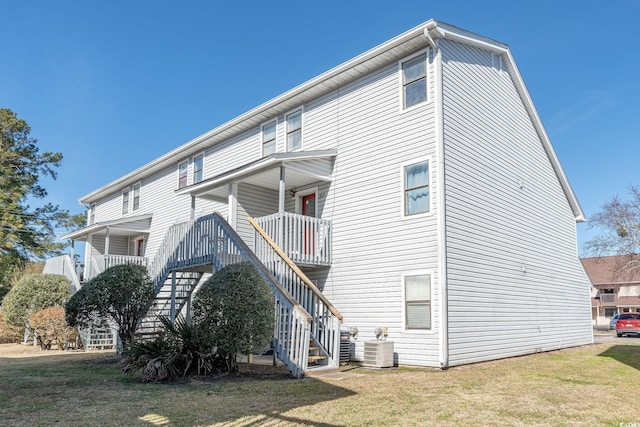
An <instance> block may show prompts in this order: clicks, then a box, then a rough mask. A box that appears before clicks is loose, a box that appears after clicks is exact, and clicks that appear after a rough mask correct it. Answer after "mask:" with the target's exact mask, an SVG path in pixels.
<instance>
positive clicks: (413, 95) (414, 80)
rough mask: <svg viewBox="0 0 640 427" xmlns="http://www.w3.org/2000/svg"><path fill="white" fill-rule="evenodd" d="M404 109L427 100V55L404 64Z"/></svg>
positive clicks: (424, 54)
mask: <svg viewBox="0 0 640 427" xmlns="http://www.w3.org/2000/svg"><path fill="white" fill-rule="evenodd" d="M402 97H403V108H409V107H412V106H414V105H416V104H419V103H421V102H424V101H426V100H427V54H426V53H423V54H422V55H419V56H416V57H415V58H412V59H409V60H408V61H405V62H403V63H402Z"/></svg>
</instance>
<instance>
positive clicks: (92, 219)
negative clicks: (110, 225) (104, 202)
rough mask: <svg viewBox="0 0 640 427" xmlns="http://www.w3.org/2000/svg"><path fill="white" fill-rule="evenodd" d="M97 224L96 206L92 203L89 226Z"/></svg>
mask: <svg viewBox="0 0 640 427" xmlns="http://www.w3.org/2000/svg"><path fill="white" fill-rule="evenodd" d="M95 223H96V204H95V203H91V204H90V205H89V225H93V224H95Z"/></svg>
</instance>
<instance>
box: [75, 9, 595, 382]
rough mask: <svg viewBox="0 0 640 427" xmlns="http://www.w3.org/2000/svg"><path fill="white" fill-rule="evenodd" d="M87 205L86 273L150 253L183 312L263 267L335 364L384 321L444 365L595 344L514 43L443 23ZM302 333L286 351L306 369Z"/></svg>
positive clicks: (330, 74) (566, 192) (412, 360)
mask: <svg viewBox="0 0 640 427" xmlns="http://www.w3.org/2000/svg"><path fill="white" fill-rule="evenodd" d="M80 202H81V203H83V204H86V205H87V206H90V209H89V211H88V226H87V227H86V228H83V229H81V230H78V231H76V232H73V233H70V234H68V235H66V236H65V238H68V239H72V240H79V241H85V242H86V253H85V264H86V268H85V275H86V278H91V277H93V276H95V275H96V274H98V273H99V272H100V271H102V270H103V269H104V268H105V267H106V266H108V265H111V264H113V263H121V262H143V263H147V264H148V265H150V270H151V274H152V275H155V276H154V277H156V279H155V280H157V284H158V290H159V292H160V295H159V301H160V300H161V299H164V303H163V304H168V306H170V307H171V309H170V312H171V313H173V315H175V313H176V312H177V311H179V310H184V311H188V309H189V303H188V301H189V298H190V297H191V296H192V294H193V291H194V289H195V287H196V286H197V283H198V282H199V281H202V280H204V278H205V277H207V274H208V273H210V272H212V271H214V270H215V269H217V268H219V267H220V266H222V265H224V264H226V263H229V262H235V261H236V260H239V259H242V260H249V261H251V262H256V263H258V264H261V265H262V266H263V267H264V271H265V277H267V276H268V277H269V278H270V280H271V282H272V284H273V286H274V289H275V290H276V294H281V295H284V297H282V296H281V299H280V300H279V302H278V304H280V305H279V307H280V308H282V310H283V313H284V312H286V315H287V316H289V315H291V313H293V312H296V313H298V314H296V316H298V320H299V323H296V324H298V325H299V326H300V328H301V330H306V331H309V338H310V340H311V342H312V344H311V346H312V347H320V351H319V354H320V356H319V357H318V359H319V358H321V357H327V358H328V359H327V360H328V362H327V363H329V364H330V365H331V364H333V365H335V363H337V356H336V354H335V348H336V347H335V345H336V338H335V335H332V336H331V338H330V339H327V338H326V335H327V331H335V330H337V329H339V328H340V327H342V328H347V329H348V328H353V327H356V328H357V329H358V330H359V334H358V337H357V339H355V340H354V342H355V357H356V358H358V359H362V358H363V355H364V343H365V342H366V341H368V340H371V339H375V338H374V331H375V330H376V328H379V327H384V328H387V329H386V330H387V334H388V340H390V341H393V342H394V351H395V353H396V357H397V361H398V362H399V363H400V364H408V365H421V366H433V367H441V368H447V367H449V366H454V365H460V364H465V363H471V362H479V361H484V360H490V359H496V358H502V357H508V356H515V355H521V354H526V353H532V352H538V351H546V350H552V349H557V348H562V347H568V346H577V345H582V344H588V343H591V342H592V330H591V314H590V295H589V281H588V279H587V277H586V276H585V274H584V271H583V269H582V266H581V264H580V261H579V259H578V254H577V247H576V221H583V220H584V214H583V212H582V210H581V208H580V205H579V203H578V201H577V199H576V196H575V194H574V193H573V191H572V189H571V186H570V185H569V182H568V180H567V177H566V176H565V174H564V172H563V170H562V167H561V165H560V163H559V161H558V158H557V156H556V154H555V152H554V150H553V148H552V146H551V143H550V141H549V138H548V136H547V134H546V133H545V130H544V127H543V125H542V122H541V120H540V118H539V116H538V114H537V112H536V109H535V107H534V105H533V103H532V100H531V98H530V96H529V94H528V92H527V89H526V87H525V84H524V82H523V79H522V77H521V75H520V73H519V71H518V69H517V67H516V64H515V62H514V60H513V57H512V55H511V52H510V50H509V48H508V47H507V46H506V45H505V44H502V43H500V42H497V41H494V40H491V39H488V38H486V37H483V36H480V35H477V34H473V33H470V32H468V31H465V30H462V29H459V28H456V27H454V26H451V25H448V24H445V23H442V22H439V21H435V20H430V21H427V22H426V23H424V24H422V25H419V26H418V27H416V28H413V29H411V30H409V31H407V32H405V33H403V34H401V35H399V36H397V37H395V38H393V39H391V40H389V41H387V42H385V43H383V44H381V45H379V46H377V47H375V48H373V49H371V50H369V51H367V52H365V53H363V54H361V55H359V56H357V57H355V58H353V59H351V60H349V61H347V62H345V63H343V64H341V65H338V66H337V67H335V68H333V69H331V70H329V71H327V72H325V73H323V74H321V75H319V76H317V77H315V78H313V79H311V80H309V81H308V82H306V83H304V84H302V85H300V86H298V87H295V88H293V89H291V90H289V91H288V92H286V93H283V94H282V95H280V96H278V97H276V98H274V99H272V100H270V101H268V102H266V103H264V104H262V105H259V106H258V107H256V108H254V109H252V110H250V111H248V112H246V113H244V114H242V115H241V116H238V117H237V118H235V119H233V120H231V121H229V122H227V123H224V124H222V125H220V126H218V127H216V128H214V129H212V130H211V131H209V132H207V133H205V134H203V135H200V136H198V137H196V138H195V139H193V140H191V141H188V142H186V143H184V144H183V145H181V146H179V147H177V148H176V149H174V150H172V151H171V152H169V153H167V154H165V155H163V156H161V157H159V158H157V159H155V160H153V161H152V162H150V163H148V164H145V165H143V166H141V167H140V168H138V169H136V170H134V171H132V172H131V173H128V174H126V175H124V176H122V177H120V178H118V179H116V180H115V181H113V182H111V183H108V184H106V185H104V186H103V187H100V188H98V189H96V190H94V191H92V192H91V193H89V194H87V195H85V196H83V197H82V198H81V199H80ZM214 212H217V213H219V215H212V213H214ZM193 227H196V228H197V230H195V229H194V228H193ZM223 253H226V254H227V255H223ZM229 254H231V255H229ZM189 260H191V261H189ZM285 270H286V271H285ZM294 276H295V279H291V278H292V277H294ZM292 280H293V281H292ZM289 282H291V283H293V284H291V283H289ZM294 282H295V283H294ZM279 286H280V288H279ZM282 289H284V290H285V291H284V293H282V292H281V291H282ZM161 296H162V298H161ZM297 304H299V305H297ZM285 306H286V307H288V308H285ZM156 307H160V303H158V304H157V305H156ZM292 307H293V308H292ZM296 307H298V308H296ZM318 307H320V308H318ZM158 310H159V309H158ZM329 318H331V319H332V320H331V321H330V322H329V323H325V321H326V320H327V319H329ZM289 319H291V318H289ZM300 319H302V320H300ZM566 319H571V322H566V321H565V320H566ZM296 322H298V321H296ZM285 323H286V322H285ZM285 323H283V324H282V325H285ZM294 323H295V322H294ZM282 325H281V326H282ZM286 325H288V326H282V327H278V328H280V329H278V328H277V329H278V331H276V332H277V333H276V335H277V334H278V333H283V332H282V330H281V329H283V330H284V329H287V328H289V327H290V326H291V322H289V323H286ZM287 334H288V333H284V335H280V337H281V339H278V338H276V340H275V342H276V346H281V347H282V348H279V351H278V355H279V357H280V356H282V355H283V354H284V353H287V352H288V354H289V356H286V357H290V358H291V359H295V360H297V361H298V362H296V363H301V364H302V365H303V366H302V367H301V369H302V371H304V370H305V369H306V368H307V364H308V363H310V362H311V361H312V359H313V357H312V355H310V356H309V359H307V358H306V353H307V350H308V349H307V348H306V347H307V345H306V344H304V343H303V345H302V347H301V348H299V349H297V350H292V349H291V348H290V347H291V345H290V344H287V343H288V342H290V338H286V337H288V336H289V335H287ZM305 339H306V338H305ZM303 341H304V340H303ZM285 347H286V348H285ZM282 357H285V356H282ZM302 359H305V360H304V361H302V362H301V360H302Z"/></svg>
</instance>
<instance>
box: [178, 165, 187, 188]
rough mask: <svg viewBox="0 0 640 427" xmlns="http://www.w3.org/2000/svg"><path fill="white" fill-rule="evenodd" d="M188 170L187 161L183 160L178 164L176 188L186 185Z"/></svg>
mask: <svg viewBox="0 0 640 427" xmlns="http://www.w3.org/2000/svg"><path fill="white" fill-rule="evenodd" d="M188 170H189V162H188V161H186V160H185V161H184V162H182V163H180V164H178V188H184V187H186V186H187V175H188Z"/></svg>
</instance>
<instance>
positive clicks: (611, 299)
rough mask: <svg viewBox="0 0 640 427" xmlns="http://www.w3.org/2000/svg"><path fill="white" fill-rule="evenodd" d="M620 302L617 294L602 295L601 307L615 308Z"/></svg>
mask: <svg viewBox="0 0 640 427" xmlns="http://www.w3.org/2000/svg"><path fill="white" fill-rule="evenodd" d="M617 302H618V295H616V294H600V305H602V306H612V307H613V306H615V305H616V303H617Z"/></svg>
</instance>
